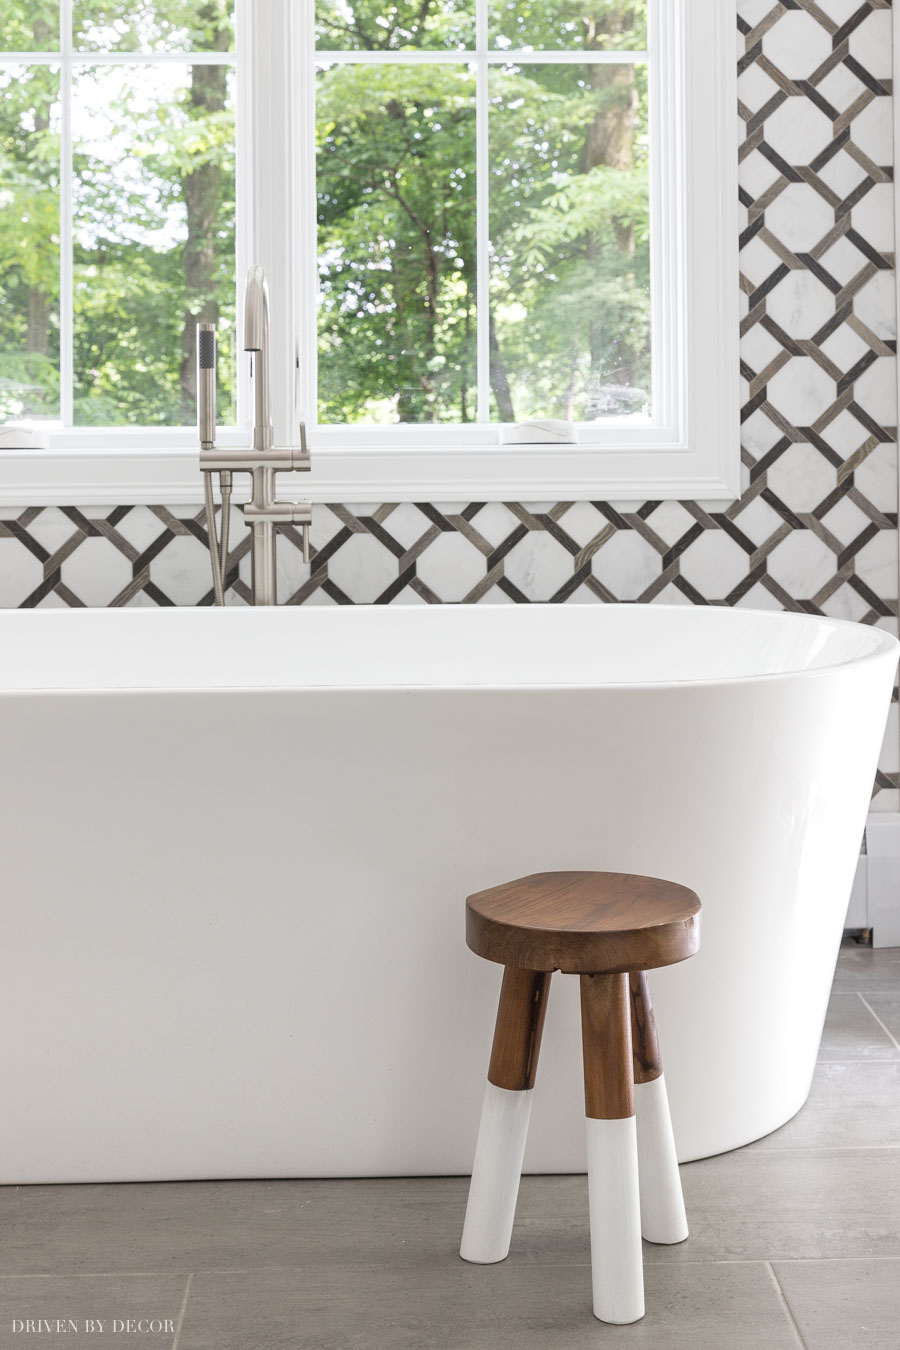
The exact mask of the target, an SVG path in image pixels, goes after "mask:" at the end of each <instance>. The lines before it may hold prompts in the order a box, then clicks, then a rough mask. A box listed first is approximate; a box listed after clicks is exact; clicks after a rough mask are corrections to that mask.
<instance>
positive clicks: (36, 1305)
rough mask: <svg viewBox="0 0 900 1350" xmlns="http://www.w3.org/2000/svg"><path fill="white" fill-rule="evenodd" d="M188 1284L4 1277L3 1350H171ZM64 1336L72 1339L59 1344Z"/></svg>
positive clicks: (171, 1278) (0, 1295)
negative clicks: (110, 1347)
mask: <svg viewBox="0 0 900 1350" xmlns="http://www.w3.org/2000/svg"><path fill="white" fill-rule="evenodd" d="M4 1264H5V1263H4ZM187 1280H188V1277H187V1275H186V1274H180V1275H175V1274H170V1275H87V1276H69V1277H66V1276H58V1275H50V1276H39V1275H38V1276H21V1275H12V1276H5V1277H3V1278H0V1350H21V1346H23V1345H44V1344H53V1345H60V1344H62V1345H83V1344H85V1342H87V1343H89V1344H91V1345H95V1346H96V1345H107V1344H109V1343H110V1342H111V1343H112V1344H114V1345H127V1346H128V1347H129V1350H151V1348H152V1350H161V1347H166V1350H168V1347H170V1346H171V1345H172V1343H173V1341H174V1339H175V1332H176V1330H177V1327H178V1323H179V1319H180V1317H181V1312H182V1306H183V1304H184V1296H185V1292H186V1289H187ZM60 1336H68V1338H69V1339H68V1340H66V1341H60V1339H59V1337H60ZM37 1337H40V1340H38V1339H37Z"/></svg>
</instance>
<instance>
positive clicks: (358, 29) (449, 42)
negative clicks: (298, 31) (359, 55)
mask: <svg viewBox="0 0 900 1350" xmlns="http://www.w3.org/2000/svg"><path fill="white" fill-rule="evenodd" d="M475 3H476V0H396V3H394V4H388V5H386V4H384V3H383V0H316V46H317V47H318V49H319V50H320V51H331V52H338V51H403V50H404V49H410V48H417V47H418V48H423V47H424V48H430V49H431V50H434V49H435V48H439V47H440V48H444V49H446V48H448V47H449V48H455V49H457V50H460V49H469V50H471V49H472V48H474V46H475Z"/></svg>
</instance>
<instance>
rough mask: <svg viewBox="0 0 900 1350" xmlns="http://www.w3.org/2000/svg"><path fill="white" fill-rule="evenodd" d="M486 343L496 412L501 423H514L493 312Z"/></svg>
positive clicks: (510, 395) (513, 412) (514, 418)
mask: <svg viewBox="0 0 900 1350" xmlns="http://www.w3.org/2000/svg"><path fill="white" fill-rule="evenodd" d="M488 342H489V345H490V352H491V388H492V389H493V391H494V398H495V399H496V400H497V411H498V412H499V414H500V421H501V422H514V421H515V420H516V414H515V411H514V409H513V401H512V394H511V393H510V389H509V380H508V378H507V375H506V366H505V365H504V364H503V357H502V356H501V354H500V343H499V342H498V341H497V328H496V325H495V324H494V315H493V311H492V312H491V316H490V320H489V323H488Z"/></svg>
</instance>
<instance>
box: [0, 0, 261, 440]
mask: <svg viewBox="0 0 900 1350" xmlns="http://www.w3.org/2000/svg"><path fill="white" fill-rule="evenodd" d="M232 8H233V6H232V4H231V0H206V2H205V3H203V4H200V5H186V4H184V3H181V2H180V0H155V2H154V0H141V2H140V3H136V4H135V3H129V4H124V3H122V0H63V3H62V4H60V3H59V0H52V2H51V0H0V46H2V47H3V48H4V49H5V50H6V55H5V56H4V59H3V64H2V66H0V95H2V97H0V184H2V186H0V296H2V309H0V341H2V350H0V420H4V421H8V420H21V419H23V418H25V419H34V420H35V421H37V422H43V423H46V424H47V425H49V426H51V427H52V426H58V425H61V426H62V428H66V429H68V428H75V429H77V428H84V427H135V426H138V427H140V426H145V427H181V426H187V427H189V426H190V425H191V424H192V423H193V422H194V420H195V387H194V386H195V381H196V376H195V372H194V325H195V323H196V322H197V320H198V319H204V318H205V319H215V320H216V321H217V322H218V324H219V328H220V334H221V339H220V341H221V363H220V364H221V370H220V378H219V386H220V390H221V407H220V412H221V415H222V417H223V419H224V420H225V422H228V421H231V422H235V421H236V415H235V413H236V410H235V408H234V396H235V380H234V372H235V359H234V358H235V352H234V331H235V265H234V260H235V220H234V217H235V209H234V202H235V181H234V180H235V167H234V87H233V86H234V78H233V70H232V66H233V63H234V54H233V47H234V23H233V14H232Z"/></svg>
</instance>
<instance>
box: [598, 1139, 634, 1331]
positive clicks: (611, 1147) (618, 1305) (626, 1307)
mask: <svg viewBox="0 0 900 1350" xmlns="http://www.w3.org/2000/svg"><path fill="white" fill-rule="evenodd" d="M586 1125H587V1156H588V1202H589V1208H590V1221H591V1283H592V1286H593V1295H594V1316H595V1317H598V1318H599V1319H600V1320H601V1321H602V1322H618V1323H624V1322H637V1321H638V1320H639V1318H641V1317H643V1315H644V1257H643V1251H642V1248H641V1207H640V1199H639V1195H638V1154H637V1135H636V1131H635V1121H634V1116H627V1117H626V1118H625V1119H624V1120H591V1119H588V1120H587V1122H586Z"/></svg>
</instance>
